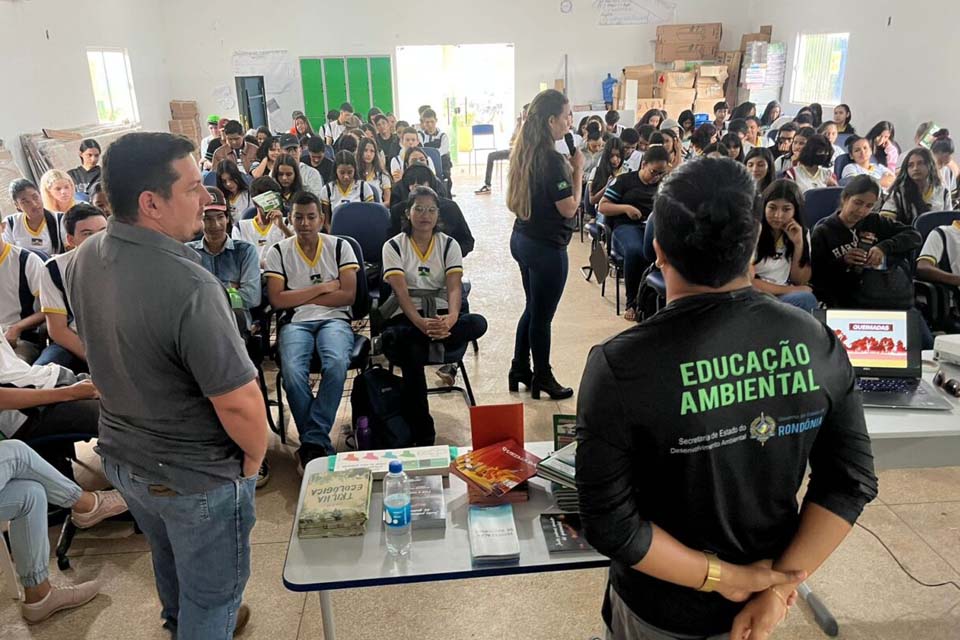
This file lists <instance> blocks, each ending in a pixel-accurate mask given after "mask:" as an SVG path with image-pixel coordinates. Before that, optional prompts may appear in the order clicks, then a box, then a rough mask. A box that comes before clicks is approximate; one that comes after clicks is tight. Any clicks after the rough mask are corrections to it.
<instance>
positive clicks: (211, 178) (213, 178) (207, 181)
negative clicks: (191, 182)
mask: <svg viewBox="0 0 960 640" xmlns="http://www.w3.org/2000/svg"><path fill="white" fill-rule="evenodd" d="M203 186H205V187H215V186H217V174H216V172H215V171H207V172H206V173H205V174H203Z"/></svg>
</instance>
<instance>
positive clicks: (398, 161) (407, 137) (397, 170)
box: [390, 127, 437, 182]
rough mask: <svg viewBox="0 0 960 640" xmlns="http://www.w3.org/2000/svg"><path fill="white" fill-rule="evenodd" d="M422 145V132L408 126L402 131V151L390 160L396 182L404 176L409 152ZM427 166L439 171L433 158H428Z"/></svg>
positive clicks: (392, 176)
mask: <svg viewBox="0 0 960 640" xmlns="http://www.w3.org/2000/svg"><path fill="white" fill-rule="evenodd" d="M419 146H420V134H419V133H417V130H416V129H414V128H413V127H406V128H404V129H403V130H401V132H400V153H398V154H397V156H396V157H395V158H393V159H392V160H390V177H391V178H393V181H394V182H397V181H398V180H400V178H402V177H403V168H404V164H405V163H406V160H407V153H408V152H409V151H410V149H416V148H417V147H419ZM427 160H428V162H427V166H429V167H430V170H431V171H433V172H434V173H436V172H437V168H436V167H435V166H433V160H430V158H427Z"/></svg>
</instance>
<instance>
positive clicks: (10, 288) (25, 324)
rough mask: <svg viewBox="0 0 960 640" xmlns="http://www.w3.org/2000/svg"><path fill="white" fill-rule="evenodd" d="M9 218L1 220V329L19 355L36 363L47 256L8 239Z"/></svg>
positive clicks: (41, 320) (41, 322)
mask: <svg viewBox="0 0 960 640" xmlns="http://www.w3.org/2000/svg"><path fill="white" fill-rule="evenodd" d="M6 224H7V223H6V222H0V231H3V233H2V234H0V329H2V330H3V332H4V336H5V337H6V339H7V342H9V343H10V346H11V347H13V348H14V350H15V351H16V352H17V356H19V357H20V359H22V360H24V361H26V362H27V363H32V362H33V361H34V360H36V359H37V357H38V356H39V355H40V348H41V347H40V345H41V340H40V336H39V334H38V333H37V327H39V326H40V325H41V324H43V314H42V313H41V312H40V306H39V304H38V303H39V297H40V277H41V275H42V274H43V260H41V259H40V258H39V257H38V256H37V254H35V253H33V252H31V251H29V250H27V249H23V248H21V247H18V246H17V245H14V244H12V243H10V242H7V241H6V237H7V234H6V230H5V227H6Z"/></svg>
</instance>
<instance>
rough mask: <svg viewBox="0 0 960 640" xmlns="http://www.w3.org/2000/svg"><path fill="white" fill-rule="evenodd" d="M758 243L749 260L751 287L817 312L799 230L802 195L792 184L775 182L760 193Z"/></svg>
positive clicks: (806, 236) (806, 244) (803, 233)
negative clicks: (751, 261)
mask: <svg viewBox="0 0 960 640" xmlns="http://www.w3.org/2000/svg"><path fill="white" fill-rule="evenodd" d="M762 198H763V199H762V207H763V208H762V212H763V215H762V216H761V217H760V239H759V240H757V250H756V253H755V254H754V256H753V264H752V266H751V271H752V273H753V286H754V288H756V289H759V290H760V291H763V292H764V293H769V294H771V295H773V296H776V297H777V298H779V299H780V301H781V302H786V303H787V304H792V305H793V306H795V307H798V308H800V309H803V310H804V311H813V310H814V309H816V308H817V299H816V297H814V295H813V289H811V288H810V287H809V286H808V285H807V283H808V282H810V275H811V268H810V233H809V231H807V229H806V228H805V227H804V226H803V216H802V215H801V212H802V210H803V195H802V194H801V193H800V189H798V188H797V185H796V183H794V182H791V181H789V180H783V179H780V180H777V181H775V182H774V183H773V184H771V185H770V186H769V187H767V188H766V190H764V192H763V195H762Z"/></svg>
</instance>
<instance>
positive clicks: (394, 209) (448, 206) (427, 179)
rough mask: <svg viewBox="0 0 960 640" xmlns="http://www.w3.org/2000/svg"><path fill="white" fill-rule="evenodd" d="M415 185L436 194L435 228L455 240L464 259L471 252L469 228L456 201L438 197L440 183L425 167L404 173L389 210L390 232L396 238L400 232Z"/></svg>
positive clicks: (417, 166) (411, 169) (414, 167)
mask: <svg viewBox="0 0 960 640" xmlns="http://www.w3.org/2000/svg"><path fill="white" fill-rule="evenodd" d="M418 186H424V187H430V188H431V189H433V190H434V191H435V192H436V193H437V195H438V196H439V198H440V219H439V221H438V222H437V225H438V228H439V229H442V230H443V232H444V233H446V234H447V235H448V236H450V237H451V238H453V239H454V240H456V241H457V244H459V245H460V250H461V251H462V252H463V257H467V256H468V255H469V254H470V252H471V251H473V247H474V244H475V240H474V239H473V233H472V232H471V231H470V225H468V224H467V219H466V218H465V217H464V215H463V211H461V210H460V205H458V204H457V203H456V201H455V200H451V199H450V198H446V197H444V196H442V195H440V193H441V192H442V185H441V184H440V181H439V180H437V176H435V175H433V172H431V171H430V169H428V168H427V167H425V166H420V165H414V166H412V167H409V168H408V169H407V170H406V171H404V172H403V178H402V179H401V181H400V184H398V185H397V188H396V189H395V190H394V201H395V204H394V205H393V206H391V207H390V233H391V234H392V235H397V234H398V233H400V232H401V231H402V227H403V219H404V215H405V214H406V210H407V206H408V205H409V202H408V200H409V197H410V192H411V191H413V189H414V188H415V187H418Z"/></svg>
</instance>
